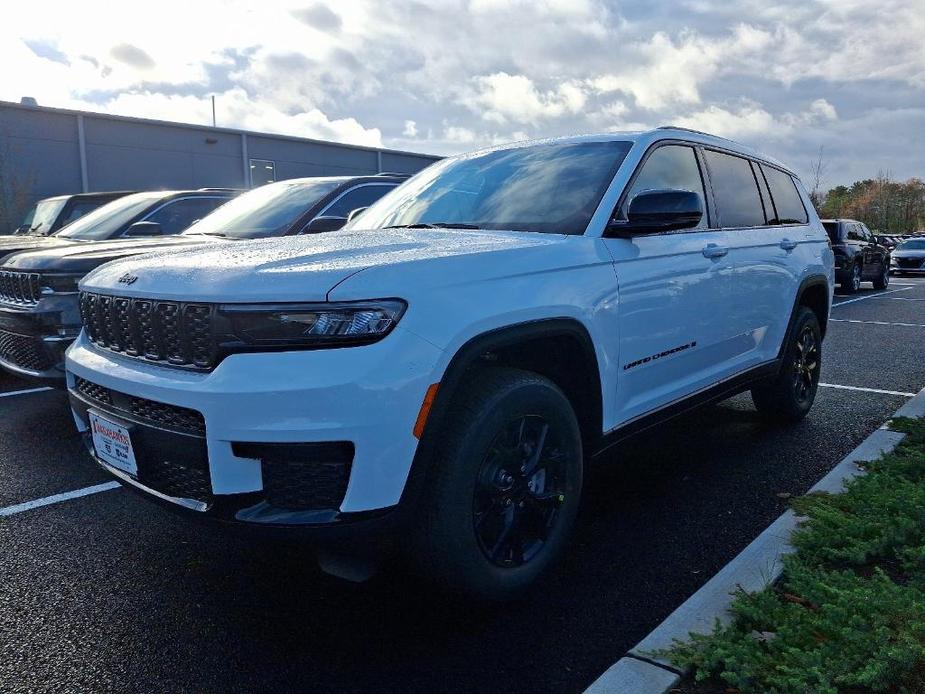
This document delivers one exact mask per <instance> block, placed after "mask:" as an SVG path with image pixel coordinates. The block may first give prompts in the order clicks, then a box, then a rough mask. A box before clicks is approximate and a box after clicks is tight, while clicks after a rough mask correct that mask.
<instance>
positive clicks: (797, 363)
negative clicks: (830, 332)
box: [752, 306, 822, 422]
mask: <svg viewBox="0 0 925 694" xmlns="http://www.w3.org/2000/svg"><path fill="white" fill-rule="evenodd" d="M788 340H789V343H788V344H787V345H786V349H785V350H784V357H783V364H782V365H781V369H780V372H779V373H778V375H777V377H776V378H775V379H774V380H772V381H770V382H768V383H765V384H762V385H760V386H756V387H754V388H752V400H753V401H754V403H755V407H756V408H757V409H758V411H759V412H761V413H762V414H764V415H767V416H769V417H772V418H774V419H779V420H783V421H790V422H798V421H799V420H801V419H803V417H805V416H806V415H807V413H808V412H809V410H810V408H811V407H812V406H813V401H814V400H815V399H816V390H817V389H818V388H819V374H820V372H821V367H822V331H821V330H820V328H819V320H818V319H817V318H816V314H815V313H813V312H812V310H810V309H809V308H807V307H806V306H800V308H799V309H798V312H797V315H796V320H795V323H794V326H793V330H792V331H791V333H790V336H789V337H788Z"/></svg>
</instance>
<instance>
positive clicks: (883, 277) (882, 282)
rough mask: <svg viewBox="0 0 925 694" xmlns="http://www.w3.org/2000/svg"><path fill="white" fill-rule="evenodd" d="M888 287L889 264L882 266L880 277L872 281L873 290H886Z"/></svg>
mask: <svg viewBox="0 0 925 694" xmlns="http://www.w3.org/2000/svg"><path fill="white" fill-rule="evenodd" d="M888 286H890V263H889V262H886V263H884V264H883V271H882V272H881V273H880V276H879V277H877V279H875V280H874V289H886V288H887V287H888Z"/></svg>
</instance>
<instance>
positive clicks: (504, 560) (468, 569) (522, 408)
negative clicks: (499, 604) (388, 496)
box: [413, 368, 583, 601]
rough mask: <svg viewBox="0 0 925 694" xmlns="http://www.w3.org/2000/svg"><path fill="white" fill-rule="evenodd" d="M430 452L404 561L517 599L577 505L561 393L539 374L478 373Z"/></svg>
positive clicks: (482, 593) (571, 419)
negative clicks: (409, 555)
mask: <svg viewBox="0 0 925 694" xmlns="http://www.w3.org/2000/svg"><path fill="white" fill-rule="evenodd" d="M434 449H435V454H434V455H433V459H432V460H431V461H430V463H431V468H430V470H431V476H430V479H429V481H428V484H427V485H426V488H425V499H424V513H423V517H422V522H421V523H420V525H419V526H418V528H417V541H416V542H415V543H414V545H415V548H414V551H415V553H416V556H415V557H413V558H414V559H415V560H416V561H417V562H418V563H419V564H421V565H423V568H424V569H425V570H426V571H427V572H428V573H429V574H430V575H431V577H432V578H434V579H436V580H437V582H438V583H439V584H441V585H442V586H444V587H447V588H450V589H451V590H453V591H455V592H460V593H463V594H465V595H468V596H470V597H475V598H477V599H481V600H487V601H500V600H509V599H512V598H516V597H519V596H522V595H523V594H524V593H525V591H526V589H527V588H528V587H529V586H530V585H531V584H532V583H533V582H534V581H535V580H536V579H537V578H538V577H539V575H540V574H541V573H542V572H543V571H544V570H545V569H547V568H548V567H549V566H550V564H552V563H553V562H554V561H555V559H557V558H558V556H559V555H560V554H561V553H562V551H563V549H564V547H565V545H566V542H567V540H568V537H569V535H570V534H571V531H572V526H573V525H574V521H575V516H576V514H577V511H578V506H579V501H580V496H581V485H582V471H583V459H582V446H581V436H580V433H579V428H578V422H577V419H576V417H575V413H574V411H573V409H572V406H571V404H570V403H569V400H568V398H566V396H565V395H564V394H563V393H562V391H561V390H560V389H559V388H558V387H557V386H556V385H555V384H553V383H552V382H551V381H549V380H548V379H546V378H544V377H542V376H540V375H538V374H534V373H531V372H527V371H520V370H516V369H507V368H490V369H486V370H484V371H480V372H477V373H475V374H474V375H473V377H472V379H471V380H470V381H469V384H468V385H467V386H465V387H464V389H463V390H462V391H461V392H460V393H458V394H457V395H456V397H454V400H453V405H452V406H451V408H450V410H449V412H448V416H447V423H446V425H445V426H444V428H443V430H442V431H440V432H439V440H438V443H437V445H436V446H435V447H434Z"/></svg>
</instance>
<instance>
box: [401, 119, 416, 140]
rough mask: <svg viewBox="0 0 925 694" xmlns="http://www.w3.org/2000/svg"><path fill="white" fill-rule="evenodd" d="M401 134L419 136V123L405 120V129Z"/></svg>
mask: <svg viewBox="0 0 925 694" xmlns="http://www.w3.org/2000/svg"><path fill="white" fill-rule="evenodd" d="M401 134H402V135H404V136H405V137H417V136H418V124H417V123H415V122H414V121H413V120H406V121H405V129H404V130H402V131H401Z"/></svg>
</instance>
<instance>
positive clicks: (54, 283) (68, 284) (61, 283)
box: [39, 274, 83, 296]
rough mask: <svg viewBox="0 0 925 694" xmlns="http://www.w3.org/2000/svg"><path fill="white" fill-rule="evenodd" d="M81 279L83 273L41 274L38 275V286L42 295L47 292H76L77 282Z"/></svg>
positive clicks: (45, 294) (47, 293)
mask: <svg viewBox="0 0 925 694" xmlns="http://www.w3.org/2000/svg"><path fill="white" fill-rule="evenodd" d="M81 279H83V274H79V275H41V276H40V277H39V286H40V287H41V288H42V295H43V296H47V295H49V294H76V293H77V283H78V282H80V280H81Z"/></svg>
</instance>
